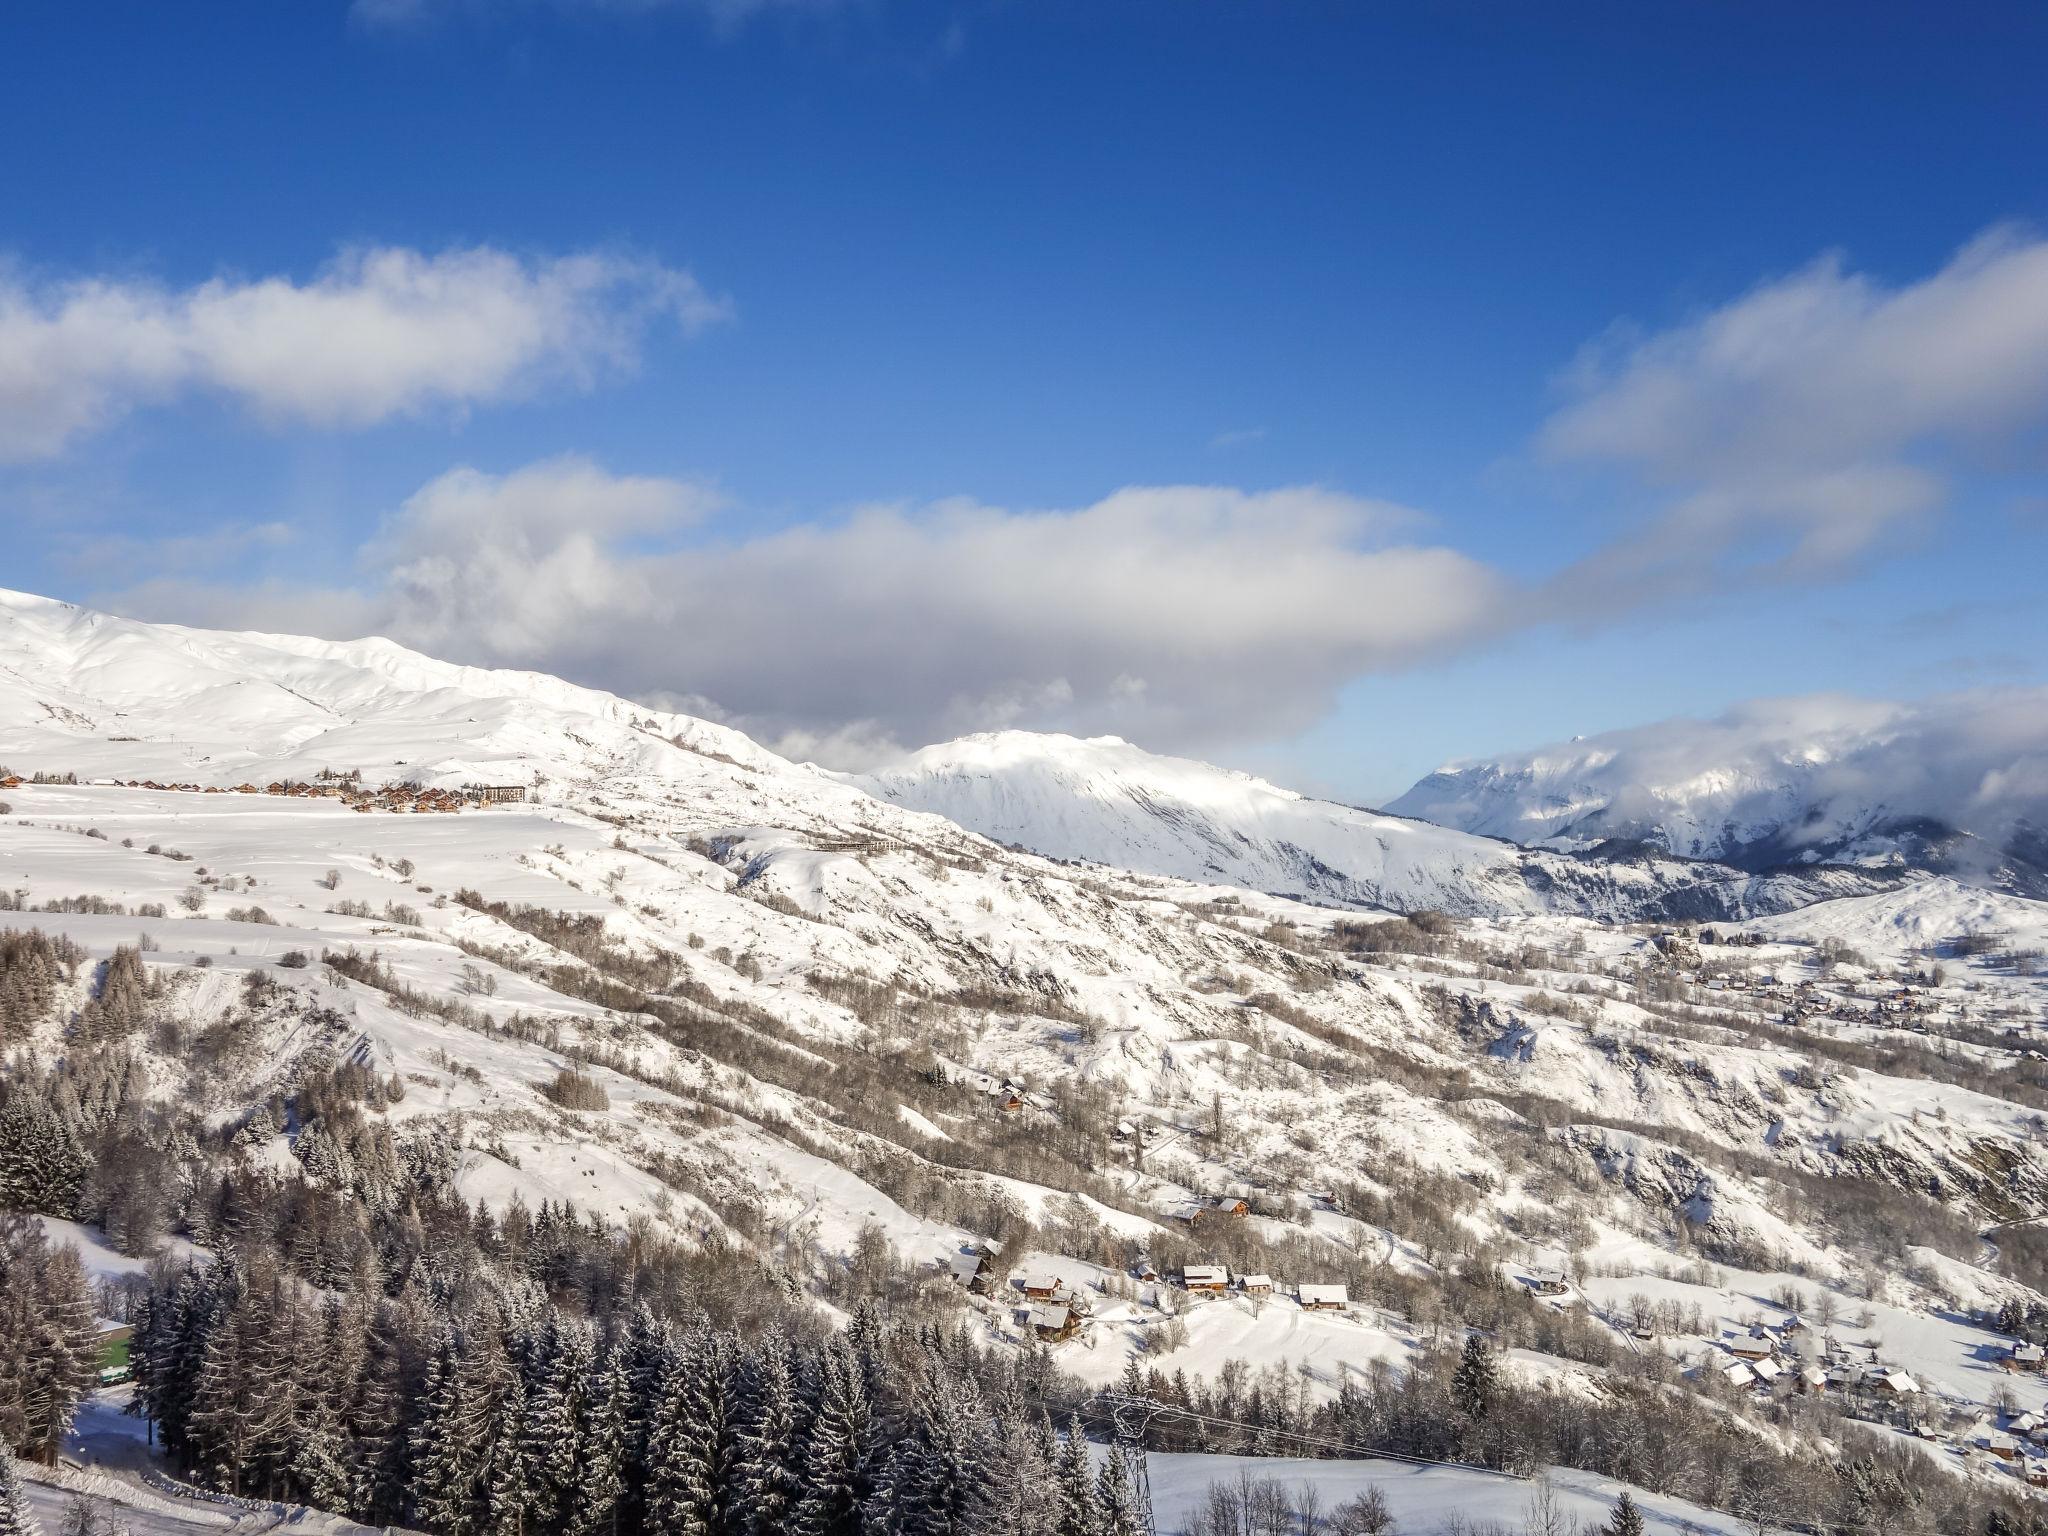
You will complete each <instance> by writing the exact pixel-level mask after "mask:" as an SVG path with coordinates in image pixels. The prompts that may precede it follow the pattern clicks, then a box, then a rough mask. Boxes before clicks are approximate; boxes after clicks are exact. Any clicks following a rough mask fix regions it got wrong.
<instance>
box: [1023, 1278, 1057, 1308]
mask: <svg viewBox="0 0 2048 1536" xmlns="http://www.w3.org/2000/svg"><path fill="white" fill-rule="evenodd" d="M1062 1289H1063V1287H1062V1286H1061V1285H1060V1277H1059V1276H1058V1275H1052V1274H1032V1275H1026V1276H1025V1277H1024V1294H1025V1295H1026V1296H1029V1297H1030V1298H1031V1299H1032V1300H1033V1301H1051V1300H1052V1299H1053V1297H1055V1296H1057V1295H1058V1294H1059V1293H1060V1291H1061V1290H1062Z"/></svg>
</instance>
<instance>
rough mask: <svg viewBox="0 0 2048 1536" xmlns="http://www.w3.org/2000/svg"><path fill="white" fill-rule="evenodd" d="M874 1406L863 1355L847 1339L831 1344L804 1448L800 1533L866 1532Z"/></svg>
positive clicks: (838, 1535)
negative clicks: (869, 1392) (869, 1394)
mask: <svg viewBox="0 0 2048 1536" xmlns="http://www.w3.org/2000/svg"><path fill="white" fill-rule="evenodd" d="M874 1428H875V1427H874V1409H873V1405H872V1404H871V1402H870V1400H869V1398H868V1389H867V1382H866V1380H865V1378H864V1376H863V1374H862V1371H861V1364H860V1361H859V1359H858V1358H857V1357H856V1356H855V1354H854V1351H853V1349H852V1347H851V1346H850V1345H849V1344H848V1343H847V1342H846V1341H845V1340H844V1339H843V1338H842V1339H838V1340H834V1341H833V1343H832V1344H831V1345H830V1346H828V1347H827V1349H826V1352H825V1358H824V1361H823V1380H822V1390H821V1392H820V1395H819V1399H818V1412H817V1417H816V1418H815V1419H814V1420H813V1421H812V1423H811V1433H810V1437H809V1439H808V1442H807V1443H806V1445H805V1447H804V1491H803V1498H802V1499H801V1501H800V1502H799V1503H798V1505H797V1512H796V1520H795V1521H794V1523H793V1527H792V1528H793V1529H794V1530H795V1531H796V1532H797V1533H798V1536H861V1533H862V1531H863V1528H864V1524H865V1520H864V1516H865V1510H866V1506H867V1501H868V1498H869V1495H870V1494H871V1493H872V1492H873V1477H874Z"/></svg>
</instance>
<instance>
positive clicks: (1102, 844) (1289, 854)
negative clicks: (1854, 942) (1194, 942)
mask: <svg viewBox="0 0 2048 1536" xmlns="http://www.w3.org/2000/svg"><path fill="white" fill-rule="evenodd" d="M831 776H832V777H836V778H839V779H841V780H842V781H844V782H848V783H853V784H857V785H859V786H860V787H861V788H863V789H865V790H867V791H868V792H870V793H872V794H875V795H877V796H879V797H880V798H882V799H885V800H889V801H892V802H893V803H895V804H898V805H903V806H907V807H910V808H913V809H917V810H922V811H929V812H932V813H934V814H937V815H942V816H945V817H947V818H948V819H949V820H951V821H955V822H958V823H959V824H960V825H962V826H965V827H968V828H971V829H972V830H974V831H976V832H979V833H981V834H982V835H983V836H985V837H989V838H992V839H994V840H996V841H998V842H1003V843H1008V844H1011V845H1013V846H1017V847H1022V848H1028V849H1030V850H1031V851H1033V852H1035V853H1042V854H1045V855H1048V856H1050V857H1054V858H1068V859H1075V858H1084V859H1092V860H1095V861H1097V862H1101V863H1108V864H1116V865H1119V866H1121V867H1124V868H1129V869H1137V870H1141V871H1144V872H1145V873H1148V874H1158V875H1166V876H1171V877H1173V878H1177V879H1188V880H1215V881H1221V882H1224V883H1228V884H1233V885H1239V886H1243V887H1245V888H1247V889H1252V890H1258V891H1263V892H1266V893H1268V894H1272V895H1279V896H1286V897H1290V898H1293V899H1297V900H1306V901H1311V902H1318V903H1322V904H1335V905H1340V906H1356V907H1371V908H1385V909H1389V910H1393V911H1401V912H1412V911H1420V910H1424V909H1435V910H1442V911H1447V912H1451V913H1454V914H1456V915H1462V916H1474V915H1501V914H1504V913H1510V912H1517V911H1521V912H1527V911H1535V910H1557V911H1563V912H1571V913H1576V914H1578V915H1585V916H1601V917H1609V918H1622V919H1630V918H1640V917H1660V918H1670V917H1736V916H1751V915H1756V914H1758V913H1761V912H1766V911H1783V910H1787V909H1789V908H1790V907H1794V906H1798V905H1803V904H1805V903H1806V902H1808V901H1813V900H1822V899H1826V898H1828V897H1831V896H1841V895H1852V894H1862V893H1865V892H1867V891H1871V890H1874V889H1878V888H1881V887H1882V886H1884V885H1886V884H1888V883H1890V879H1891V877H1889V876H1888V875H1886V874H1884V873H1883V872H1867V871H1849V870H1830V871H1814V872H1806V871H1802V872H1796V873H1787V872H1783V871H1775V870H1749V871H1738V870H1735V869H1733V868H1730V867H1727V866H1722V865H1719V864H1715V863H1712V862H1711V861H1695V860H1686V859H1681V858H1672V857H1670V856H1669V855H1665V854H1656V855H1652V854H1645V853H1640V852H1637V851H1635V850H1630V849H1627V848H1623V847H1619V846H1615V847H1609V848H1606V849H1598V848H1588V849H1582V850H1575V851H1570V852H1560V851H1549V850H1534V851H1532V850H1527V849H1522V848H1518V847H1516V846H1515V845H1514V844H1513V843H1511V842H1509V841H1507V840H1505V839H1500V838H1496V837H1490V836H1486V835H1482V834H1473V833H1467V832H1464V831H1462V830H1460V829H1456V828H1446V827H1443V826H1440V825H1437V824H1435V823H1433V822H1430V821H1428V820H1426V819H1424V818H1420V817H1410V816H1401V815H1390V814H1387V813H1383V812H1377V811H1370V810H1364V809H1360V808H1358V807H1354V806H1346V805H1342V804H1339V803H1337V802H1334V801H1327V800H1318V799H1315V798H1314V797H1311V796H1308V795H1304V794H1301V793H1300V792H1298V791H1296V790H1291V789H1286V788H1283V787H1281V786H1279V785H1275V784H1273V783H1271V782H1269V781H1268V780H1265V779H1262V778H1259V777H1258V776H1256V775H1253V774H1249V773H1244V772H1241V771H1239V770H1236V769H1228V768H1218V767H1215V766H1213V765H1211V764H1207V763H1201V762H1197V761H1195V760H1193V759H1189V758H1177V757H1167V756H1162V755H1159V754H1155V753H1151V752H1147V751H1145V750H1144V749H1143V748H1141V747H1137V746H1134V745H1132V744H1131V743H1129V742H1126V741H1124V740H1123V739H1122V738H1120V737H1113V736H1100V737H1090V738H1080V737H1073V736H1063V735H1057V734H1044V733H1034V732H1028V731H1004V732H987V733H982V734H979V735H974V736H966V737H961V738H959V739H957V740H955V741H951V742H942V743H938V744H935V745H933V746H930V747H926V748H924V749H922V750H921V751H919V752H916V753H913V754H911V755H910V756H909V757H907V758H905V759H904V760H903V761H902V762H901V763H899V764H896V765H894V766H892V767H888V768H884V769H881V770H877V771H874V772H870V773H866V774H835V775H831Z"/></svg>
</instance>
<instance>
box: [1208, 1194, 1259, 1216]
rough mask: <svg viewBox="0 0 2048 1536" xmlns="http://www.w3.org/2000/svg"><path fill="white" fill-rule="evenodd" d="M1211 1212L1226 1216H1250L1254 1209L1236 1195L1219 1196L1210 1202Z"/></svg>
mask: <svg viewBox="0 0 2048 1536" xmlns="http://www.w3.org/2000/svg"><path fill="white" fill-rule="evenodd" d="M1209 1208H1210V1209H1211V1210H1213V1211H1216V1212H1217V1213H1219V1214H1220V1215H1224V1216H1249V1215H1251V1213H1252V1208H1251V1206H1250V1205H1249V1204H1247V1203H1246V1202H1245V1201H1243V1200H1241V1199H1239V1198H1238V1197H1237V1196H1236V1195H1218V1196H1217V1197H1216V1198H1215V1199H1214V1200H1213V1201H1211V1202H1210V1207H1209Z"/></svg>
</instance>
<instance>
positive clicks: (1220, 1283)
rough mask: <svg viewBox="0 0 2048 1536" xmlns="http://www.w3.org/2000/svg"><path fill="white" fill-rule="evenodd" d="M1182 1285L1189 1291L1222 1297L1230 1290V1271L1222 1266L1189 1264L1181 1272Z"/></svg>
mask: <svg viewBox="0 0 2048 1536" xmlns="http://www.w3.org/2000/svg"><path fill="white" fill-rule="evenodd" d="M1180 1283H1181V1285H1182V1286H1183V1287H1184V1288H1185V1289H1187V1290H1189V1291H1194V1292H1198V1293H1203V1294H1207V1295H1213V1296H1220V1295H1222V1294H1223V1293H1224V1292H1225V1291H1226V1290H1228V1289H1229V1288H1230V1270H1229V1268H1228V1267H1227V1266H1225V1265H1222V1264H1189V1265H1187V1266H1186V1267H1184V1268H1183V1269H1182V1270H1181V1272H1180Z"/></svg>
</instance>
